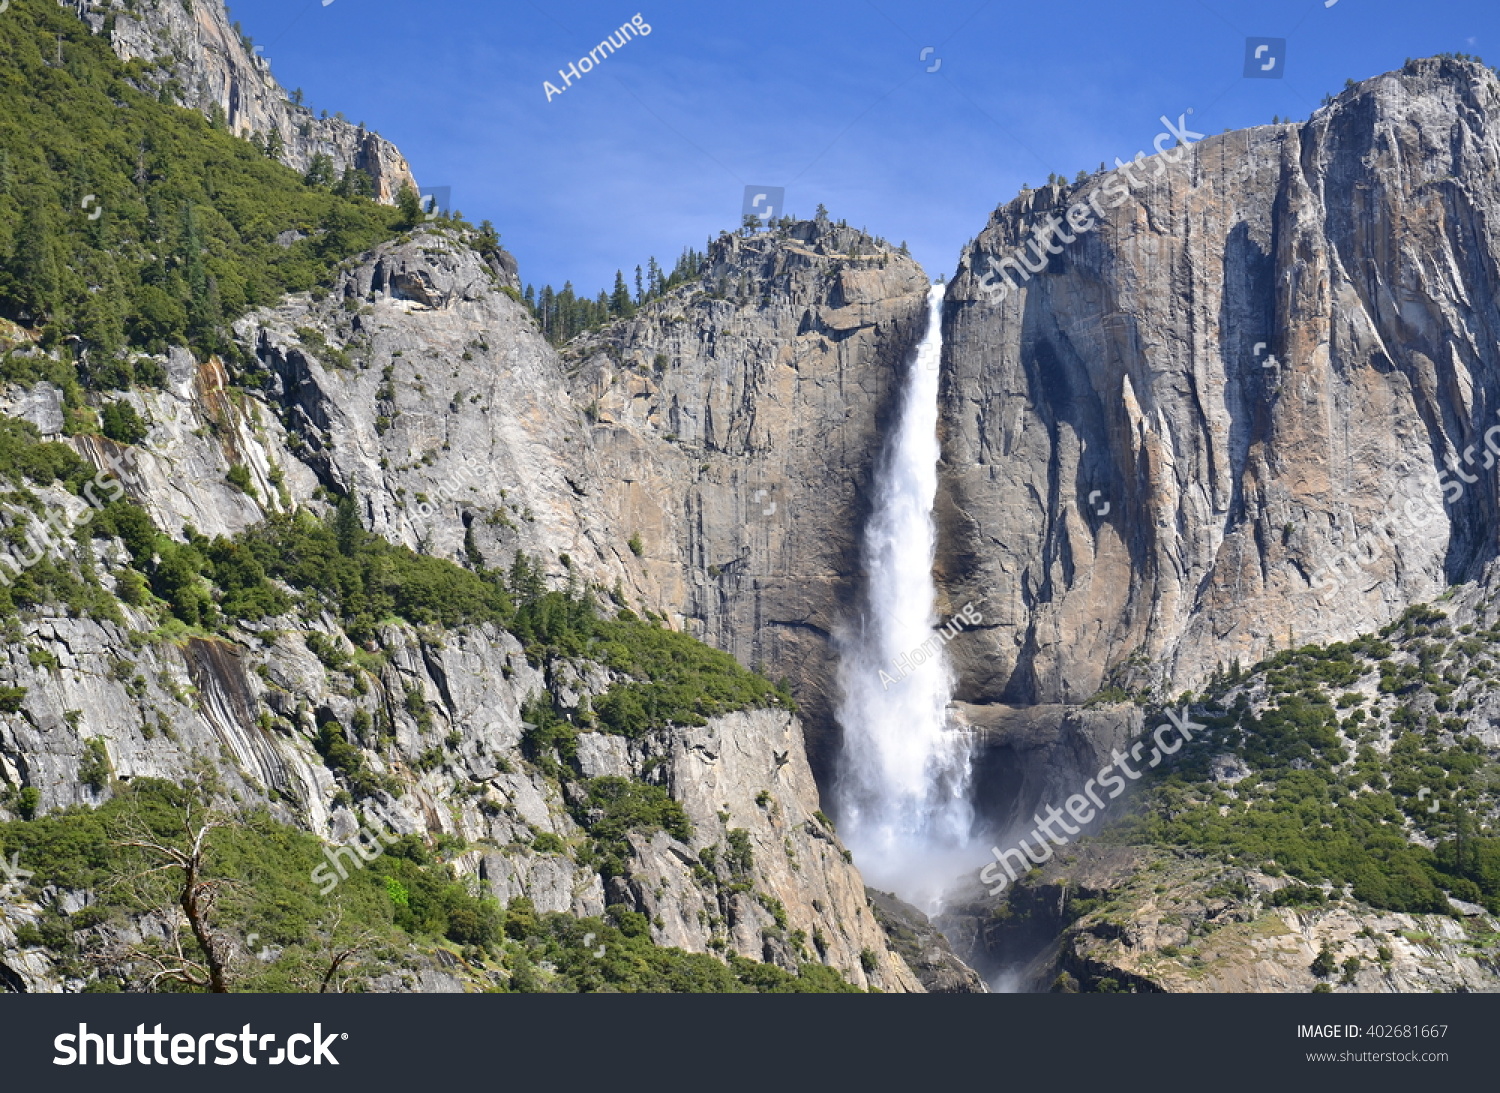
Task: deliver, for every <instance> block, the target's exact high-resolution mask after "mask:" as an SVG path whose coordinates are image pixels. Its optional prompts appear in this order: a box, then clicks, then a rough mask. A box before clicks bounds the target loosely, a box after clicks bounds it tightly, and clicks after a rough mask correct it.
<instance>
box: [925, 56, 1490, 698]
mask: <svg viewBox="0 0 1500 1093" xmlns="http://www.w3.org/2000/svg"><path fill="white" fill-rule="evenodd" d="M1191 122H1192V118H1191V115H1183V117H1182V118H1181V119H1179V120H1178V122H1177V123H1175V124H1176V125H1177V127H1179V128H1181V127H1182V126H1183V125H1188V126H1190V125H1191ZM1159 147H1160V145H1159ZM1174 154H1175V155H1177V156H1179V157H1181V162H1180V163H1179V164H1177V165H1172V164H1170V163H1168V162H1167V161H1166V157H1165V156H1156V157H1151V158H1148V159H1144V160H1143V161H1142V162H1141V163H1140V164H1139V165H1137V166H1135V167H1134V169H1133V170H1134V173H1133V175H1132V176H1131V177H1132V178H1133V179H1134V180H1135V182H1134V183H1133V184H1127V182H1126V180H1125V179H1124V178H1123V177H1122V173H1121V172H1110V173H1109V174H1106V175H1100V176H1095V177H1093V178H1090V179H1088V180H1086V181H1084V182H1081V183H1077V184H1074V185H1067V184H1053V185H1051V186H1049V187H1047V188H1044V189H1041V190H1035V191H1029V192H1027V193H1024V194H1022V195H1021V196H1020V197H1019V198H1017V199H1016V200H1015V201H1012V202H1011V203H1009V204H1007V205H1006V206H1004V207H1002V208H1001V209H999V210H997V211H996V213H995V215H994V217H993V219H992V220H991V223H990V224H989V226H988V227H987V228H986V229H985V230H984V232H983V233H981V234H980V236H979V237H978V238H977V239H976V240H975V241H974V243H973V244H972V245H971V246H970V247H969V248H968V249H967V250H966V252H965V254H964V256H963V259H962V262H961V265H960V269H959V272H958V275H957V277H956V278H955V281H954V284H953V287H952V290H951V291H950V294H949V306H948V311H947V315H946V323H947V329H946V334H947V349H946V352H945V359H944V386H943V400H944V401H943V431H944V458H945V467H944V475H943V486H942V490H943V496H942V499H941V501H940V514H941V520H942V542H941V544H940V547H939V558H940V565H941V568H942V573H941V576H942V578H943V583H944V586H945V588H946V590H947V593H948V596H949V599H950V600H951V601H952V602H954V603H964V602H966V601H969V600H972V601H973V602H974V603H975V604H976V605H977V606H979V607H980V609H981V610H982V612H983V615H984V618H985V622H986V625H985V626H984V627H983V628H980V629H978V630H973V631H969V632H966V633H965V634H962V635H960V636H959V637H958V638H957V639H956V640H955V641H954V642H953V644H952V646H951V647H950V648H951V651H952V653H953V654H954V656H955V658H956V660H957V663H958V667H959V671H960V676H961V680H962V682H961V692H962V694H961V697H963V698H965V699H968V700H970V701H975V702H996V701H1000V702H1008V703H1020V704H1026V703H1034V702H1068V701H1078V700H1081V699H1084V698H1087V697H1088V696H1089V695H1091V694H1092V693H1094V692H1095V691H1096V690H1098V689H1099V688H1100V687H1101V686H1102V685H1104V684H1105V683H1107V682H1121V683H1125V684H1127V685H1132V686H1151V685H1156V686H1160V687H1162V688H1163V689H1166V688H1171V689H1174V690H1175V689H1176V688H1177V687H1178V686H1179V685H1191V684H1193V683H1194V682H1195V681H1201V680H1202V679H1203V678H1204V677H1205V676H1206V675H1207V673H1208V672H1210V671H1211V670H1212V669H1213V668H1214V667H1215V666H1216V665H1217V664H1219V663H1221V662H1222V663H1225V664H1227V663H1229V662H1230V661H1231V660H1233V659H1234V658H1240V659H1242V660H1243V661H1244V662H1246V663H1252V662H1254V661H1255V660H1257V659H1259V658H1260V657H1261V656H1263V655H1264V654H1266V653H1267V652H1268V651H1269V650H1272V649H1273V648H1278V647H1285V646H1286V645H1287V644H1288V643H1290V642H1296V643H1299V644H1300V643H1301V642H1303V641H1305V640H1309V639H1313V638H1317V637H1323V638H1326V639H1328V640H1335V639H1339V638H1347V637H1351V636H1353V635H1355V634H1357V633H1360V632H1366V631H1369V630H1372V629H1375V628H1377V627H1378V626H1379V625H1381V624H1383V623H1385V622H1386V621H1388V620H1389V619H1390V618H1391V617H1392V616H1393V615H1395V614H1397V613H1399V611H1401V610H1402V609H1403V608H1404V607H1405V606H1406V605H1408V604H1410V603H1412V602H1415V601H1420V600H1423V599H1428V598H1431V597H1432V596H1434V595H1435V594H1436V593H1437V592H1438V591H1439V590H1440V589H1441V588H1442V586H1443V585H1444V584H1445V583H1446V582H1448V581H1451V580H1455V579H1462V578H1464V577H1465V576H1472V575H1473V574H1474V572H1475V567H1476V565H1477V564H1478V563H1481V562H1482V561H1483V560H1484V559H1486V558H1487V557H1489V556H1491V555H1492V554H1493V553H1494V536H1493V532H1492V530H1487V529H1492V528H1493V526H1494V522H1495V516H1496V513H1497V511H1500V495H1497V492H1496V476H1495V474H1494V472H1493V470H1489V471H1486V470H1483V469H1482V468H1481V463H1482V462H1483V461H1490V457H1488V456H1485V440H1484V438H1485V436H1486V430H1487V429H1488V428H1489V427H1490V426H1491V425H1493V424H1495V421H1496V413H1497V411H1500V370H1497V365H1500V359H1497V340H1496V331H1497V330H1500V298H1497V295H1496V289H1495V286H1496V277H1497V271H1496V266H1495V258H1494V256H1495V255H1496V254H1497V253H1500V239H1497V238H1496V235H1495V232H1496V229H1495V225H1496V223H1497V222H1500V221H1497V212H1500V80H1497V79H1496V77H1495V75H1494V74H1493V73H1492V72H1491V71H1490V70H1489V69H1487V68H1485V67H1483V66H1482V65H1479V64H1475V63H1471V62H1468V61H1462V60H1451V59H1433V60H1422V61H1414V62H1411V63H1409V64H1408V65H1407V66H1406V68H1404V69H1403V70H1401V71H1400V72H1397V73H1391V74H1388V75H1385V76H1380V77H1377V78H1374V79H1370V80H1366V81H1364V82H1363V83H1360V84H1358V85H1357V86H1355V87H1353V88H1351V89H1350V90H1347V91H1345V92H1344V93H1343V94H1341V95H1339V96H1338V97H1337V98H1336V99H1334V100H1333V101H1332V102H1331V103H1330V104H1329V105H1327V106H1325V107H1324V108H1323V109H1320V110H1318V111H1317V112H1316V113H1314V114H1313V116H1312V118H1311V119H1310V120H1309V121H1307V122H1305V123H1303V124H1299V125H1275V126H1260V127H1257V128H1254V129H1250V130H1247V131H1244V132H1235V133H1228V134H1223V135H1218V136H1212V137H1208V138H1206V139H1203V140H1201V141H1198V142H1197V143H1193V144H1191V146H1190V147H1186V148H1181V149H1177V150H1176V151H1175V153H1174ZM1122 192H1123V193H1125V194H1126V195H1127V199H1126V200H1124V201H1123V203H1121V204H1118V207H1114V206H1115V197H1114V195H1118V194H1119V193H1122ZM1096 196H1098V197H1100V198H1101V199H1100V200H1099V201H1098V202H1097V204H1098V206H1099V207H1100V209H1101V211H1102V213H1103V215H1102V219H1101V221H1100V222H1099V223H1098V224H1097V226H1095V227H1093V229H1092V230H1088V231H1082V232H1079V233H1078V234H1077V236H1076V238H1075V237H1074V236H1072V235H1068V228H1067V227H1066V226H1064V228H1063V229H1062V231H1063V234H1064V235H1068V238H1070V239H1072V240H1073V241H1072V242H1069V243H1067V244H1066V245H1063V240H1062V236H1061V235H1060V236H1058V237H1057V241H1056V243H1054V244H1053V245H1054V246H1055V247H1056V249H1057V251H1059V252H1060V253H1056V254H1049V253H1048V252H1047V251H1046V249H1045V248H1038V249H1039V250H1040V255H1041V258H1043V259H1048V260H1047V261H1046V262H1045V265H1044V267H1043V268H1042V270H1041V272H1039V273H1037V274H1035V275H1034V276H1033V275H1031V274H1030V273H1029V272H1025V271H1024V270H1023V271H1022V272H1023V273H1024V275H1025V278H1026V279H1025V280H1024V281H1023V280H1022V279H1021V278H1020V277H1015V278H1014V279H1015V282H1016V284H1017V285H1018V286H1019V287H1016V288H1014V289H1012V290H1010V291H1009V292H1008V294H1006V295H1004V296H1003V298H998V299H997V297H999V296H1000V294H999V293H998V292H990V293H988V294H987V293H986V292H985V291H984V290H983V289H982V287H981V283H980V278H981V277H982V276H983V275H986V274H988V273H989V272H990V269H991V267H990V264H989V260H990V259H991V258H994V259H996V260H997V261H998V260H1000V259H1003V258H1006V257H1009V256H1011V255H1012V253H1013V252H1014V251H1015V250H1016V249H1017V248H1021V247H1023V246H1024V245H1025V244H1027V242H1028V240H1029V239H1030V238H1031V233H1032V231H1033V229H1034V228H1035V227H1036V226H1038V225H1040V224H1042V223H1044V222H1045V221H1046V220H1047V219H1048V218H1049V217H1051V216H1054V215H1055V216H1058V217H1060V218H1062V217H1065V216H1066V211H1067V210H1068V209H1069V208H1070V207H1072V206H1075V205H1080V204H1081V205H1082V206H1083V207H1084V211H1085V212H1087V211H1088V207H1089V202H1090V199H1091V198H1094V197H1096ZM1084 219H1085V218H1084V217H1083V216H1082V215H1080V216H1079V217H1078V220H1079V221H1080V222H1083V221H1084ZM1062 222H1063V223H1064V224H1066V221H1062ZM1036 253H1037V252H1036V251H1028V252H1027V254H1026V258H1027V261H1028V262H1031V263H1032V264H1036V263H1037V262H1038V259H1037V258H1034V257H1033V255H1034V254H1036ZM985 283H986V284H989V285H992V286H994V285H995V284H996V282H995V281H993V280H991V281H987V282H985ZM1480 457H1484V460H1483V461H1482V460H1481V458H1480ZM1455 461H1458V467H1459V469H1458V471H1457V472H1456V473H1448V472H1444V467H1445V466H1452V465H1453V463H1454V462H1455ZM1470 467H1472V468H1473V470H1472V471H1471V470H1470V469H1469V468H1470ZM1440 472H1441V481H1440ZM1460 479H1463V480H1465V481H1460ZM1468 479H1474V481H1473V482H1472V483H1469V482H1467V480H1468ZM1444 483H1446V494H1447V496H1446V498H1445V486H1444ZM1459 487H1461V489H1460V488H1459ZM1455 493H1458V494H1460V496H1455ZM1445 500H1446V501H1447V502H1449V503H1448V504H1445ZM1377 529H1380V530H1377ZM1341 556H1343V557H1345V558H1347V562H1346V564H1344V565H1343V566H1342V567H1340V569H1339V571H1338V572H1337V574H1333V573H1331V572H1330V567H1333V566H1338V565H1339V559H1340V558H1341ZM1356 559H1357V564H1356Z"/></svg>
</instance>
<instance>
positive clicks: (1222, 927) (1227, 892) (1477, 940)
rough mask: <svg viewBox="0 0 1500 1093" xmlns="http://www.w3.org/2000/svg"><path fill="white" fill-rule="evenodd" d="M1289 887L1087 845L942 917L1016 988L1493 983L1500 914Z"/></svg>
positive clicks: (1382, 988)
mask: <svg viewBox="0 0 1500 1093" xmlns="http://www.w3.org/2000/svg"><path fill="white" fill-rule="evenodd" d="M1289 883H1291V882H1290V881H1288V880H1287V878H1285V877H1270V876H1266V875H1265V874H1263V873H1260V872H1257V871H1255V870H1239V869H1230V870H1226V869H1225V868H1224V867H1223V865H1222V864H1221V863H1218V862H1216V861H1213V860H1211V859H1206V858H1200V857H1196V856H1191V855H1180V854H1172V853H1168V852H1165V851H1160V850H1150V849H1139V848H1112V847H1098V846H1086V847H1080V848H1074V849H1073V850H1070V851H1069V852H1067V853H1066V854H1065V855H1063V856H1061V857H1060V858H1059V859H1054V860H1053V861H1051V862H1049V863H1048V864H1046V865H1045V866H1042V867H1041V868H1039V869H1037V870H1036V871H1034V873H1033V874H1032V875H1031V876H1028V877H1027V878H1025V879H1024V880H1023V881H1022V882H1021V883H1020V884H1019V885H1018V886H1017V887H1016V888H1014V889H1011V890H1010V891H1008V892H1007V893H1005V895H1004V896H1003V898H1001V899H1000V900H991V899H986V898H984V897H980V896H977V895H976V896H974V897H972V898H971V900H970V901H969V902H967V903H962V902H961V903H960V904H959V905H957V906H955V908H954V909H953V910H952V911H951V912H950V913H949V915H948V916H946V917H945V918H944V919H942V920H941V921H942V923H943V925H944V926H945V927H946V928H948V929H949V931H950V934H951V935H952V936H956V937H958V938H961V939H962V940H963V941H965V942H966V943H967V944H966V945H960V946H959V950H960V952H961V953H962V954H963V955H964V956H965V957H966V958H967V959H968V960H970V961H971V962H972V963H974V964H975V965H976V966H977V967H981V968H991V969H1003V970H1005V971H1008V972H1009V973H1010V974H1009V977H1008V983H1009V985H1010V987H1011V989H1018V990H1042V991H1045V990H1049V989H1064V988H1062V987H1061V986H1059V984H1058V980H1059V977H1064V976H1065V978H1064V980H1063V982H1067V980H1068V979H1071V981H1072V982H1071V984H1069V987H1070V988H1071V989H1081V990H1085V991H1094V990H1105V991H1109V990H1116V991H1135V992H1137V993H1156V992H1168V993H1225V992H1233V993H1239V992H1254V993H1270V992H1280V993H1287V992H1290V993H1307V992H1309V991H1312V990H1313V989H1314V988H1315V987H1317V986H1318V985H1319V984H1323V985H1324V989H1329V990H1333V991H1335V992H1343V991H1349V992H1352V993H1376V994H1379V993H1393V992H1401V993H1406V992H1415V993H1429V992H1433V991H1437V992H1442V993H1447V992H1452V991H1463V992H1486V993H1493V992H1495V991H1500V966H1497V964H1496V961H1495V950H1494V946H1493V938H1494V936H1495V933H1496V931H1497V928H1500V922H1497V921H1496V920H1495V919H1494V918H1493V917H1491V916H1488V915H1485V914H1484V913H1483V910H1482V908H1477V907H1471V908H1470V909H1469V912H1468V913H1466V914H1461V915H1454V916H1444V915H1413V914H1402V913H1397V912H1391V911H1378V910H1374V909H1372V908H1370V907H1367V906H1364V905H1362V904H1359V903H1357V902H1355V901H1352V900H1349V899H1347V898H1344V897H1343V896H1342V895H1341V894H1340V893H1339V892H1338V891H1331V893H1330V894H1331V895H1332V897H1333V898H1332V900H1331V902H1328V903H1325V904H1319V905H1317V906H1315V907H1277V906H1274V905H1273V903H1272V900H1271V897H1272V894H1273V893H1274V892H1276V891H1277V890H1278V889H1280V888H1283V887H1285V886H1286V885H1287V884H1289ZM1324 953H1326V954H1327V955H1326V956H1323V958H1322V963H1321V964H1320V963H1319V958H1320V956H1321V955H1322V954H1324ZM1074 984H1076V986H1073V985H1074Z"/></svg>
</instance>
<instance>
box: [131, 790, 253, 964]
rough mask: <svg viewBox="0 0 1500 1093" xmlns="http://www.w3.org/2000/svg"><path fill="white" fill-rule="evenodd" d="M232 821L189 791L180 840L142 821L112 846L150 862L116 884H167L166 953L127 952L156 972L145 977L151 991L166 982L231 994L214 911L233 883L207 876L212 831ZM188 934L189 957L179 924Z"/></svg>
mask: <svg viewBox="0 0 1500 1093" xmlns="http://www.w3.org/2000/svg"><path fill="white" fill-rule="evenodd" d="M231 824H232V821H231V820H230V819H228V818H227V817H224V816H222V815H219V814H217V813H215V812H214V811H213V810H212V809H210V808H208V807H206V806H203V805H200V804H199V803H198V802H197V801H196V800H195V799H194V798H193V797H192V796H191V795H190V796H189V798H188V800H187V801H186V803H185V804H184V805H183V810H182V829H183V836H184V839H183V843H182V845H178V844H177V843H175V842H173V841H168V840H164V839H162V838H161V837H160V836H158V835H157V834H156V833H155V832H153V831H151V830H150V828H149V827H147V826H146V825H145V824H144V823H142V822H140V821H138V820H137V821H132V822H129V823H128V824H127V827H126V829H125V831H124V833H123V837H122V838H120V839H118V840H116V842H115V845H116V846H118V847H120V848H122V849H133V850H137V851H139V852H141V854H143V855H144V856H145V857H146V858H147V859H148V862H154V863H155V864H151V865H149V866H148V867H147V868H146V869H144V870H142V871H140V872H139V873H135V874H132V875H131V876H129V877H126V878H121V879H120V880H119V881H118V882H117V883H122V884H129V885H131V886H132V887H134V888H135V889H136V891H138V892H139V891H140V890H141V886H142V885H143V884H145V885H149V883H150V880H151V879H152V878H156V877H160V878H163V879H164V881H165V883H166V886H167V895H166V899H165V901H164V902H165V904H166V905H165V906H164V907H162V908H161V910H162V912H163V917H164V918H165V920H166V922H167V948H166V951H164V952H159V951H155V950H153V949H152V948H151V947H149V946H146V945H133V946H130V947H129V949H128V950H127V956H128V957H131V958H135V959H139V960H142V961H144V962H146V963H147V964H151V965H153V966H154V967H155V968H156V971H155V972H154V973H153V974H152V975H151V976H150V977H149V978H148V983H149V985H150V986H151V987H152V988H153V989H154V988H155V987H156V986H157V985H158V984H160V983H161V982H162V981H164V980H170V981H172V982H176V983H181V984H183V985H184V986H188V987H196V988H197V989H199V990H207V991H209V992H211V993H214V994H228V993H229V978H230V962H231V957H232V953H233V947H232V944H231V942H230V941H229V939H228V938H227V937H225V936H224V935H223V934H221V933H220V932H219V931H218V930H216V929H215V928H214V924H213V917H214V909H215V906H216V904H217V903H218V899H219V895H220V893H221V892H222V891H224V890H225V889H226V888H229V887H232V886H233V882H231V881H229V880H227V879H224V878H220V877H213V876H210V875H209V874H208V869H207V865H208V859H209V855H210V851H211V843H210V838H211V836H212V834H213V832H214V831H216V830H218V829H220V828H225V827H229V826H231ZM184 925H186V927H187V929H188V931H189V932H190V933H191V934H192V938H193V943H194V945H195V946H196V949H197V955H190V953H189V952H188V950H187V948H186V947H185V946H184V944H183V936H182V931H183V926H184Z"/></svg>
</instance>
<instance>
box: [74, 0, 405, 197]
mask: <svg viewBox="0 0 1500 1093" xmlns="http://www.w3.org/2000/svg"><path fill="white" fill-rule="evenodd" d="M58 2H59V3H60V4H61V5H62V6H63V7H65V8H70V9H72V10H73V11H75V12H77V14H78V16H79V18H80V19H82V20H83V21H84V22H86V23H87V24H88V26H89V28H90V29H91V30H93V32H94V33H96V34H107V35H108V36H109V42H110V45H111V46H112V47H113V48H114V51H115V53H117V54H118V55H119V56H120V57H121V58H122V59H123V60H127V61H128V60H132V59H134V58H141V59H143V60H146V61H150V62H153V63H158V62H160V63H163V64H164V65H165V67H162V68H158V69H155V70H153V71H148V73H147V74H146V75H145V76H144V77H143V78H144V79H145V80H147V81H149V82H151V83H152V85H153V88H156V87H161V88H168V89H170V90H171V92H172V93H173V94H175V95H176V97H177V101H178V102H180V103H182V104H183V105H184V106H188V107H191V108H192V109H194V110H199V111H201V112H202V113H203V114H204V115H205V116H209V117H214V116H222V118H223V119H224V122H225V124H226V125H227V126H228V129H229V131H230V132H231V133H235V134H238V135H240V136H245V137H249V136H251V135H252V134H253V135H255V136H257V137H258V138H259V139H260V140H262V141H265V140H270V139H272V134H275V138H274V139H275V140H276V141H277V142H279V145H280V149H281V151H280V154H279V156H278V158H279V159H280V160H281V161H282V162H283V163H285V164H286V165H287V166H289V167H293V168H295V169H296V170H299V171H306V170H307V169H308V168H309V167H311V166H312V163H313V160H314V158H315V157H317V156H319V155H324V156H327V157H328V158H329V160H330V161H331V162H332V164H333V166H334V168H335V170H336V171H338V172H342V171H343V169H344V168H346V167H354V168H357V169H359V170H362V171H364V172H365V173H366V174H368V175H369V176H370V179H371V181H372V183H373V185H374V196H375V198H376V200H378V201H383V202H385V203H386V204H392V203H394V201H395V199H396V195H397V194H398V193H399V192H400V190H401V187H402V186H403V185H410V186H412V187H413V188H415V187H416V180H415V179H414V178H413V177H412V173H411V168H410V167H409V166H408V165H407V162H406V159H405V157H403V156H402V155H401V153H400V152H399V151H398V150H397V148H396V146H395V145H394V144H392V143H391V142H390V141H388V140H386V139H385V138H384V137H382V136H380V135H379V134H378V133H374V132H371V131H370V130H368V129H366V128H365V127H364V125H363V123H361V124H359V125H353V124H351V123H349V122H347V121H345V120H343V118H342V117H341V116H340V117H333V118H330V117H328V116H327V111H324V114H323V116H322V117H318V116H316V115H314V113H313V111H312V110H310V109H309V108H307V107H305V106H302V105H299V104H297V103H294V102H292V101H291V99H290V98H288V96H287V93H286V91H285V90H284V89H283V88H282V87H281V85H280V84H278V83H277V82H276V80H275V78H274V77H273V76H272V75H271V62H270V60H269V59H268V58H266V57H265V56H263V55H262V54H261V53H260V51H259V49H258V48H256V47H253V46H251V45H250V44H249V39H248V38H246V37H244V36H243V35H242V34H240V33H239V32H238V31H236V30H235V29H234V28H233V27H232V26H230V24H229V15H228V11H227V10H226V8H225V6H224V3H223V0H107V2H106V3H102V4H101V3H97V2H89V0H58Z"/></svg>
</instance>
